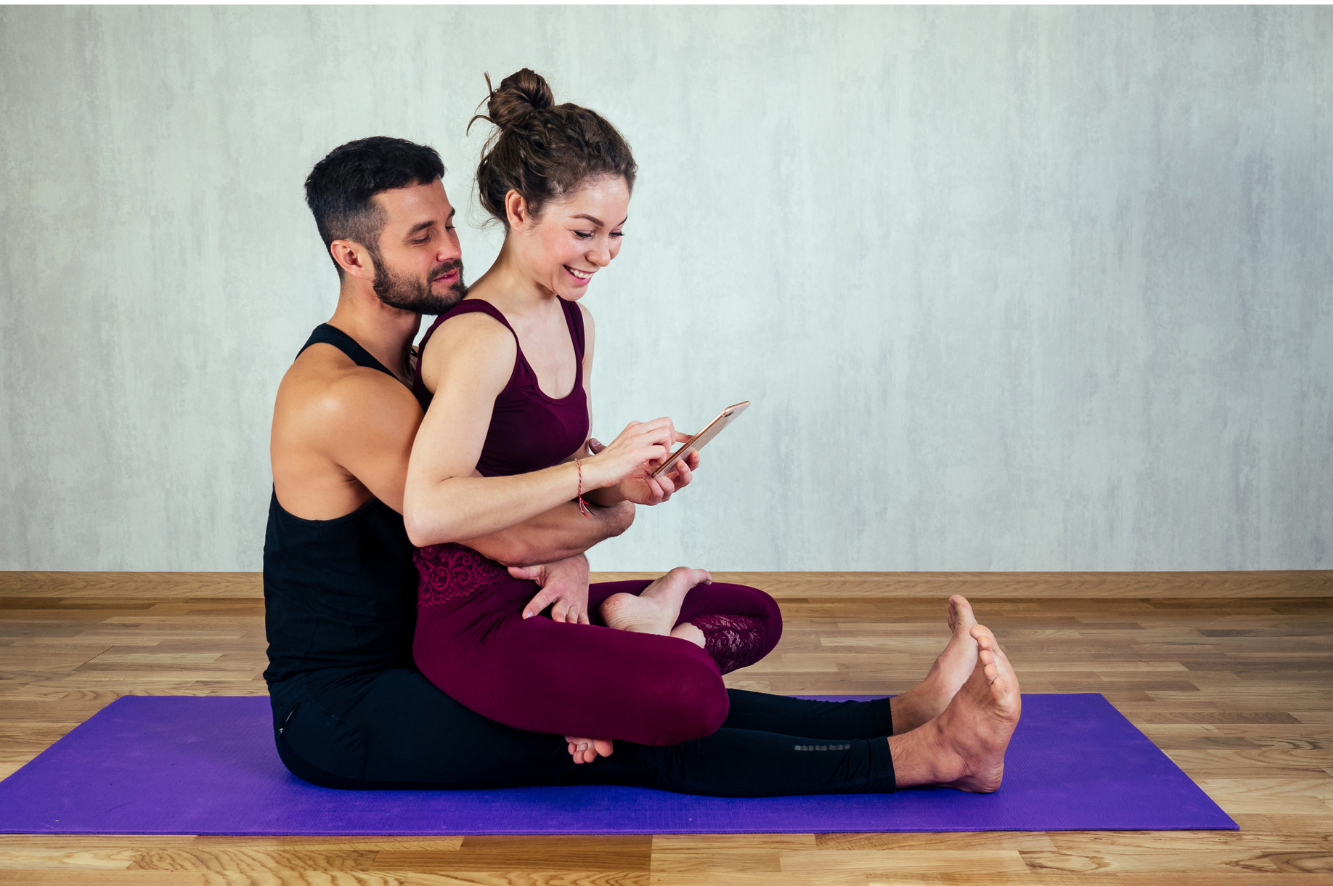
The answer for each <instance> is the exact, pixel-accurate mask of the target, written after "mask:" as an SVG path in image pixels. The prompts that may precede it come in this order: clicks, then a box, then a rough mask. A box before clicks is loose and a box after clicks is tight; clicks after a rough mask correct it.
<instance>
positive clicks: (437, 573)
mask: <svg viewBox="0 0 1333 886" xmlns="http://www.w3.org/2000/svg"><path fill="white" fill-rule="evenodd" d="M412 562H414V563H416V565H417V575H418V576H420V580H419V581H418V582H417V608H418V609H425V608H426V607H427V606H435V605H437V604H439V603H443V602H445V601H446V600H457V599H459V598H461V597H467V596H470V595H471V594H472V593H474V592H475V591H478V590H480V589H481V588H484V587H486V586H487V585H493V584H495V583H496V582H497V581H502V580H504V579H506V578H509V571H508V570H507V569H505V568H504V567H503V566H501V565H500V564H499V563H496V562H495V561H494V560H492V559H491V558H490V557H485V556H483V555H481V554H479V553H477V552H476V551H474V550H472V548H469V547H468V546H466V545H460V544H456V543H454V542H450V543H448V544H442V545H429V546H427V547H424V548H420V549H419V550H418V551H417V552H416V554H415V555H414V556H413V558H412Z"/></svg>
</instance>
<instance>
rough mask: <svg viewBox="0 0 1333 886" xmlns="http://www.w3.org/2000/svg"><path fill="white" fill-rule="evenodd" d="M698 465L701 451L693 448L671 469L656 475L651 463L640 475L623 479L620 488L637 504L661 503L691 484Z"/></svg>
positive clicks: (628, 498)
mask: <svg viewBox="0 0 1333 886" xmlns="http://www.w3.org/2000/svg"><path fill="white" fill-rule="evenodd" d="M685 439H687V440H688V439H689V438H688V437H686V438H685ZM659 463H660V462H659ZM697 467H699V453H698V452H696V451H695V450H693V449H691V450H690V453H689V455H687V456H685V457H684V458H681V459H679V460H677V461H676V463H675V464H674V465H672V466H671V469H670V470H668V471H666V472H664V473H662V474H659V475H658V476H656V477H654V476H653V471H655V470H656V467H655V466H654V465H652V464H649V465H647V466H646V468H645V469H644V471H643V473H642V474H641V475H640V476H637V477H626V478H625V479H624V480H621V481H620V486H619V487H618V489H619V491H620V494H621V496H623V497H624V498H625V500H626V501H632V502H634V503H635V504H636V505H660V504H661V503H662V502H664V501H666V500H667V499H669V498H671V496H672V494H673V493H674V492H676V491H677V490H679V489H683V488H684V487H686V486H689V485H690V482H691V481H692V480H693V479H694V469H695V468H697Z"/></svg>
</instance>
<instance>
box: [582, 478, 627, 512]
mask: <svg viewBox="0 0 1333 886" xmlns="http://www.w3.org/2000/svg"><path fill="white" fill-rule="evenodd" d="M583 497H584V498H585V499H587V500H588V501H590V502H592V503H593V504H595V505H601V506H602V507H604V508H605V507H610V506H611V505H616V504H620V503H621V502H622V501H626V498H625V496H623V495H621V494H620V484H619V483H617V484H616V485H614V486H603V487H602V488H601V489H594V490H593V491H592V492H585V493H583Z"/></svg>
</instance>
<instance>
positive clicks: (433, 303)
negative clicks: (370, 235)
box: [371, 253, 467, 314]
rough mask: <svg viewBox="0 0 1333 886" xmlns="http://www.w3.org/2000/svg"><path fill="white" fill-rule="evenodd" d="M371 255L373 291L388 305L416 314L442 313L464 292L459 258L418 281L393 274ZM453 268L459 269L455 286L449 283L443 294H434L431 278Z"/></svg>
mask: <svg viewBox="0 0 1333 886" xmlns="http://www.w3.org/2000/svg"><path fill="white" fill-rule="evenodd" d="M371 258H372V259H373V260H374V262H375V294H376V295H378V296H379V298H380V301H382V302H384V303H385V304H386V305H388V306H389V307H391V308H398V309H399V310H403V311H412V312H414V313H417V314H443V313H444V312H445V311H447V310H449V309H450V308H452V307H453V306H454V305H456V304H458V303H459V302H460V301H462V300H463V296H465V295H467V284H465V283H464V282H463V262H462V260H461V259H454V260H453V261H448V262H445V263H444V264H442V265H440V266H439V267H437V268H433V269H432V270H431V272H430V274H428V275H427V276H426V279H424V280H421V279H414V278H412V277H408V276H405V275H401V276H400V275H398V274H395V273H394V272H393V271H391V270H389V267H388V266H387V265H385V263H384V260H383V259H382V258H381V257H380V256H378V255H375V254H373V253H372V254H371ZM454 269H457V270H458V279H457V280H455V281H454V285H453V286H450V287H449V290H448V292H446V293H445V294H444V295H436V294H435V292H434V290H433V289H432V288H431V281H432V280H434V279H435V278H436V277H438V276H440V275H441V274H443V273H445V272H446V271H452V270H454Z"/></svg>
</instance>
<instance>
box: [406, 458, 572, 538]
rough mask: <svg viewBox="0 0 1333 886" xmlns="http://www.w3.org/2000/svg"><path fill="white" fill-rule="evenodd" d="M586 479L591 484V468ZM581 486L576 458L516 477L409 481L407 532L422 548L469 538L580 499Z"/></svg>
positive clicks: (494, 530) (506, 527) (507, 526)
mask: <svg viewBox="0 0 1333 886" xmlns="http://www.w3.org/2000/svg"><path fill="white" fill-rule="evenodd" d="M584 480H585V483H586V481H587V477H586V471H585V477H584ZM578 488H579V475H578V468H577V467H576V466H575V465H574V464H573V463H572V462H570V463H565V464H559V465H555V466H554V467H550V468H546V469H545V470H541V471H533V472H531V473H528V474H516V475H514V476H510V477H451V478H449V479H446V480H441V481H439V482H436V483H430V484H413V483H411V482H409V483H408V484H407V490H406V492H405V494H404V496H403V521H404V523H405V524H406V526H407V537H408V538H409V539H411V541H412V544H414V545H416V546H417V547H424V546H426V545H436V544H444V543H446V542H454V541H463V540H464V539H469V538H477V537H479V536H485V535H490V534H491V533H494V532H499V531H501V530H504V529H509V528H510V527H512V526H516V525H518V524H519V523H522V522H523V521H525V520H528V519H530V518H532V517H535V516H537V515H538V514H544V513H546V512H547V511H549V510H551V509H552V508H554V507H556V506H558V505H561V504H564V503H565V502H568V501H570V500H571V499H573V498H575V497H576V496H577V495H578ZM585 496H586V493H585Z"/></svg>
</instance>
